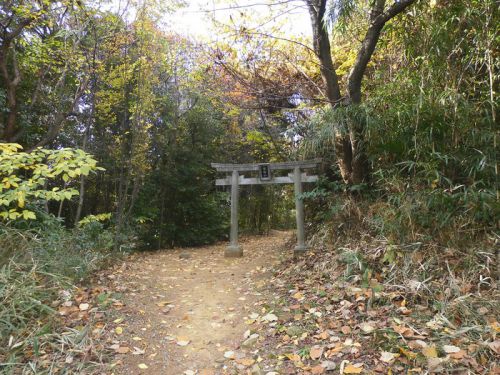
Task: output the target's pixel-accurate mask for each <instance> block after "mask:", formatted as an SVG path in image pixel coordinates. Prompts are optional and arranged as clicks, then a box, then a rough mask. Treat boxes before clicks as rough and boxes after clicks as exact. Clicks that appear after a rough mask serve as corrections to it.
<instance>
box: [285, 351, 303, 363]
mask: <svg viewBox="0 0 500 375" xmlns="http://www.w3.org/2000/svg"><path fill="white" fill-rule="evenodd" d="M285 357H287V358H288V359H289V360H290V361H294V362H298V361H300V356H299V355H298V354H295V353H286V354H285Z"/></svg>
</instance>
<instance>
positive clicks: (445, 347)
mask: <svg viewBox="0 0 500 375" xmlns="http://www.w3.org/2000/svg"><path fill="white" fill-rule="evenodd" d="M443 351H444V352H445V353H446V354H450V353H458V352H459V351H460V348H459V347H458V346H453V345H443Z"/></svg>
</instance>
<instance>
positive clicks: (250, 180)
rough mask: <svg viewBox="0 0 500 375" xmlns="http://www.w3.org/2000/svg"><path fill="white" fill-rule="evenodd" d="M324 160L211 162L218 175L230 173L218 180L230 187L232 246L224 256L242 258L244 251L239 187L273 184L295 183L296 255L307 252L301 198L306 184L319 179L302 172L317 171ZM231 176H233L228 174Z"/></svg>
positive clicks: (217, 181)
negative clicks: (277, 172) (283, 172)
mask: <svg viewBox="0 0 500 375" xmlns="http://www.w3.org/2000/svg"><path fill="white" fill-rule="evenodd" d="M320 162H321V159H314V160H305V161H289V162H284V163H260V164H219V163H212V167H213V168H215V169H216V170H217V172H225V173H227V175H226V177H225V178H218V179H217V180H216V181H215V185H217V186H226V185H231V233H230V236H229V240H230V241H229V246H228V247H227V248H226V251H225V253H224V255H225V256H226V257H241V256H243V250H242V248H241V247H240V246H239V245H238V198H239V189H238V187H239V185H270V184H294V191H295V212H296V219H297V246H296V247H295V249H294V255H295V256H297V255H299V254H302V253H304V252H305V251H306V244H305V231H304V202H303V201H302V200H301V199H299V196H300V195H301V194H302V183H303V182H315V181H317V180H318V176H317V175H314V176H308V175H307V174H306V173H302V171H301V170H302V169H311V168H315V167H316V166H317V165H318V164H319V163H320ZM287 169H289V170H293V173H290V174H288V176H275V177H274V176H273V173H272V172H273V171H275V170H287ZM254 171H257V172H258V174H259V176H258V177H257V178H255V177H245V176H243V175H242V176H240V172H254ZM229 173H231V174H229Z"/></svg>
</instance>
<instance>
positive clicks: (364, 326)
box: [359, 323, 375, 333]
mask: <svg viewBox="0 0 500 375" xmlns="http://www.w3.org/2000/svg"><path fill="white" fill-rule="evenodd" d="M359 328H361V330H362V331H363V332H364V333H372V332H373V331H375V327H374V326H372V325H371V324H368V323H361V324H360V325H359Z"/></svg>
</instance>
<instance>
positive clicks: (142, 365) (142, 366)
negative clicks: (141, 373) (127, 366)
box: [137, 363, 148, 370]
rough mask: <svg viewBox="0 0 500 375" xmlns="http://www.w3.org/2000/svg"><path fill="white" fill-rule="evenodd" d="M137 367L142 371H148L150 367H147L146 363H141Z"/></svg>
mask: <svg viewBox="0 0 500 375" xmlns="http://www.w3.org/2000/svg"><path fill="white" fill-rule="evenodd" d="M137 367H139V368H140V369H141V370H146V369H147V368H148V365H146V364H145V363H139V364H138V365H137Z"/></svg>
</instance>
